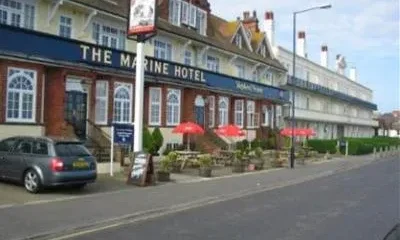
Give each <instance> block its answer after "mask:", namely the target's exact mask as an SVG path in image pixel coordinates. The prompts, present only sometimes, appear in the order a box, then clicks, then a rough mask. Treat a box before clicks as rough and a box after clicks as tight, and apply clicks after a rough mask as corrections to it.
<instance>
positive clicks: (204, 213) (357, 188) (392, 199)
mask: <svg viewBox="0 0 400 240" xmlns="http://www.w3.org/2000/svg"><path fill="white" fill-rule="evenodd" d="M399 163H400V161H399V160H398V159H397V157H396V158H394V159H392V160H387V161H380V162H377V163H373V164H369V165H367V166H364V167H361V168H359V169H353V170H350V171H346V172H341V173H338V174H335V175H331V176H328V177H323V178H319V179H316V180H313V181H308V182H304V183H300V184H296V185H292V186H287V187H284V188H280V189H275V190H270V191H265V192H262V193H257V194H254V195H250V196H246V197H242V198H238V199H233V200H229V201H225V202H220V203H217V204H212V205H207V206H204V207H199V208H194V209H190V210H186V211H182V212H178V213H174V214H168V215H164V216H161V217H158V218H154V219H149V220H145V221H141V222H137V223H133V224H128V225H121V226H118V227H112V228H108V229H105V230H99V231H93V232H91V233H87V234H84V235H80V236H75V237H73V238H71V239H74V240H100V239H164V240H167V239H171V240H179V239H185V240H191V239H193V240H197V239H198V240H203V239H219V240H222V239H226V240H233V239H243V240H253V239H254V240H255V239H260V240H265V239H280V240H311V239H324V240H337V239H343V240H346V239H351V240H357V239H360V240H369V239H371V240H379V239H382V238H383V236H384V235H385V234H386V233H387V232H388V231H389V230H390V229H391V228H392V227H393V226H394V225H395V224H396V223H397V222H399V216H400V215H399V204H400V202H399V184H400V181H399V177H400V175H399V174H400V173H399Z"/></svg>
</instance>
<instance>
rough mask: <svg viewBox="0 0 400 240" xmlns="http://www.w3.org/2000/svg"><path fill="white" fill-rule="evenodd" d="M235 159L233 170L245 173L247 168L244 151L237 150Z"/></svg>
mask: <svg viewBox="0 0 400 240" xmlns="http://www.w3.org/2000/svg"><path fill="white" fill-rule="evenodd" d="M234 157H235V159H234V160H233V163H232V172H234V173H243V172H245V170H246V162H245V156H244V153H243V152H242V151H240V150H237V151H235V155H234Z"/></svg>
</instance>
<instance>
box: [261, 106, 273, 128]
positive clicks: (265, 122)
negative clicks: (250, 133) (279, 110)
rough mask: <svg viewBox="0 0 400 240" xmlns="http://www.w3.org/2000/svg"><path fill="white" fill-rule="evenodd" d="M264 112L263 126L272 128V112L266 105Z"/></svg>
mask: <svg viewBox="0 0 400 240" xmlns="http://www.w3.org/2000/svg"><path fill="white" fill-rule="evenodd" d="M262 111H263V113H264V118H263V122H262V125H263V126H266V127H267V126H270V125H271V120H270V117H271V111H270V109H269V107H268V106H267V105H264V106H263V109H262Z"/></svg>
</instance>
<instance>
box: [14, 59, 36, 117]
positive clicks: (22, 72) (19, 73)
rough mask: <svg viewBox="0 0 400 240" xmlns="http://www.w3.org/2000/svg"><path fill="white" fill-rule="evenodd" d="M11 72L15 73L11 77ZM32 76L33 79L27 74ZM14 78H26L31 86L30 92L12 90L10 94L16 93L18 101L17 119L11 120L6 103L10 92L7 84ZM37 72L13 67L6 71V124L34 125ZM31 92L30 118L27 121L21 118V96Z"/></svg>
mask: <svg viewBox="0 0 400 240" xmlns="http://www.w3.org/2000/svg"><path fill="white" fill-rule="evenodd" d="M11 71H16V72H15V73H13V74H12V75H11ZM27 73H28V74H32V76H33V77H31V76H29V75H28V74H27ZM16 77H26V78H27V79H29V80H31V81H32V82H31V84H32V91H26V90H19V91H18V90H12V92H18V93H19V95H20V96H19V99H18V103H19V106H18V117H17V118H12V117H9V116H8V106H9V104H8V101H9V99H8V98H9V93H10V92H11V91H10V90H9V84H10V82H11V81H12V80H13V79H14V78H16ZM36 84H37V72H36V71H35V70H31V69H24V68H14V67H9V68H8V71H7V88H6V89H7V98H6V122H21V123H34V122H36V109H37V108H36V95H37V85H36ZM29 92H31V93H32V94H33V97H32V109H31V110H32V117H31V118H29V119H24V118H22V109H23V94H24V93H29Z"/></svg>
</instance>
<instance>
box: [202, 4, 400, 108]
mask: <svg viewBox="0 0 400 240" xmlns="http://www.w3.org/2000/svg"><path fill="white" fill-rule="evenodd" d="M209 2H210V4H211V11H212V13H213V14H215V15H217V16H220V17H223V18H224V19H228V20H235V19H236V17H238V16H240V17H241V18H243V11H246V10H247V11H250V12H253V10H256V11H257V16H258V18H259V20H260V24H261V29H263V20H264V12H265V11H267V10H268V11H273V12H274V17H275V42H276V43H277V44H279V45H281V46H283V47H285V48H288V49H292V31H293V30H292V27H293V26H292V23H293V18H292V12H293V11H298V10H302V9H305V8H308V7H312V6H318V5H323V4H332V8H331V9H328V10H316V11H312V12H307V13H304V14H301V15H298V18H297V30H304V31H306V39H307V40H306V41H307V52H308V56H309V58H310V59H311V60H313V61H316V62H318V63H319V61H320V46H321V44H322V43H326V44H327V45H328V48H329V54H330V56H329V65H330V68H334V63H335V56H336V54H342V55H344V56H345V58H346V61H347V63H348V66H353V65H354V66H355V67H356V68H357V73H358V78H359V82H360V83H362V84H364V85H366V86H367V87H369V88H371V89H373V91H374V102H375V103H377V104H378V108H379V111H384V112H386V111H392V110H393V109H395V108H397V109H398V108H399V105H400V97H399V92H400V84H399V81H400V80H399V67H400V65H399V1H398V0H331V1H329V0H327V1H321V0H308V1H307V0H267V1H260V0H229V1H228V0H209ZM228 2H229V4H228Z"/></svg>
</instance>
